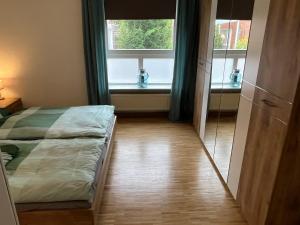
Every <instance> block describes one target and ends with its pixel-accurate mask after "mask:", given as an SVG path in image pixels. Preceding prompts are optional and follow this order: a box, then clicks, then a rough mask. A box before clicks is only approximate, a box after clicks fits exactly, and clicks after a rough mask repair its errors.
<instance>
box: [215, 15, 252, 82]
mask: <svg viewBox="0 0 300 225" xmlns="http://www.w3.org/2000/svg"><path fill="white" fill-rule="evenodd" d="M250 27H251V20H216V25H215V38H214V59H213V65H212V78H211V79H212V81H211V82H212V83H213V84H228V83H230V82H231V80H230V74H231V73H232V72H233V71H234V69H239V70H240V74H241V75H242V76H243V74H244V67H245V58H246V54H247V48H248V40H249V34H250ZM224 67H225V72H224V73H223V70H224ZM223 75H224V77H223Z"/></svg>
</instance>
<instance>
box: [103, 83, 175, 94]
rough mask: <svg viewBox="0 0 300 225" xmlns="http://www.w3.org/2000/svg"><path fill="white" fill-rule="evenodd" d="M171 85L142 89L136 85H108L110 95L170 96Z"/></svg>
mask: <svg viewBox="0 0 300 225" xmlns="http://www.w3.org/2000/svg"><path fill="white" fill-rule="evenodd" d="M171 88H172V85H171V84H149V85H148V86H147V87H145V88H142V87H139V86H138V85H137V84H110V85H109V91H110V93H111V94H170V93H171Z"/></svg>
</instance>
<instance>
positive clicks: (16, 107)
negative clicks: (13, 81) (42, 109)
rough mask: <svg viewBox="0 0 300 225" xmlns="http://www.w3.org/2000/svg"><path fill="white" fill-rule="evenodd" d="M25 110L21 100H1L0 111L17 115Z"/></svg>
mask: <svg viewBox="0 0 300 225" xmlns="http://www.w3.org/2000/svg"><path fill="white" fill-rule="evenodd" d="M22 109H23V104H22V100H21V98H5V99H3V100H0V110H5V111H7V112H9V113H16V112H18V111H20V110H22Z"/></svg>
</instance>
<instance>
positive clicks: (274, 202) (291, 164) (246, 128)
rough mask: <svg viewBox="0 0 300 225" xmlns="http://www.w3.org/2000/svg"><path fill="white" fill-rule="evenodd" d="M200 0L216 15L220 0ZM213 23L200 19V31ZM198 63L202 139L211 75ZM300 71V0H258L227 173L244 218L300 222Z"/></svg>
mask: <svg viewBox="0 0 300 225" xmlns="http://www.w3.org/2000/svg"><path fill="white" fill-rule="evenodd" d="M203 2H206V5H205V6H206V7H203V6H202V8H201V11H202V10H204V11H207V12H206V14H209V13H210V15H216V12H215V10H216V8H217V6H216V5H217V4H218V1H213V0H207V1H205V0H203ZM202 5H203V3H202ZM208 5H210V7H207V6H208ZM213 5H215V7H212V6H213ZM213 12H214V13H213ZM213 22H214V20H213V19H212V17H211V19H210V23H209V24H208V23H207V24H206V25H203V24H202V26H204V27H201V32H200V33H202V32H204V33H206V32H207V30H209V29H210V28H211V26H212V25H211V23H213ZM201 23H202V22H201ZM211 32H212V29H211ZM211 35H212V36H214V34H213V33H211ZM205 37H206V38H207V39H209V38H211V36H210V35H206V36H205ZM201 38H203V37H202V36H201V35H200V43H201V44H203V43H204V44H206V47H203V46H201V44H200V49H202V51H204V50H203V49H209V48H211V49H213V47H211V46H210V45H209V43H210V40H202V41H201ZM211 49H210V50H211ZM209 52H210V51H209ZM201 62H202V63H204V62H203V60H201V55H200V54H199V66H198V79H197V84H196V87H197V88H196V93H195V115H194V126H195V130H196V131H197V133H198V134H199V137H200V139H201V140H202V142H203V143H204V145H205V140H204V139H205V125H206V122H205V121H206V118H203V117H207V115H208V113H207V108H208V107H207V104H208V102H209V99H207V98H208V94H207V90H209V87H208V85H209V82H208V81H207V80H206V77H205V76H204V77H199V74H204V72H199V71H203V65H202V64H201ZM208 62H209V60H207V61H206V62H205V63H206V64H207V65H208ZM210 62H211V61H210ZM209 72H210V71H209V70H206V73H208V74H209ZM209 76H210V75H207V77H209ZM299 78H300V1H299V0H256V1H255V3H254V10H253V17H252V25H251V32H250V38H249V45H248V51H247V58H246V64H245V69H244V74H243V79H242V87H241V90H240V99H239V106H238V112H237V119H236V126H235V133H234V137H233V144H232V152H231V158H230V165H229V171H228V179H224V183H225V184H226V185H227V186H228V188H229V190H230V191H231V193H232V195H233V197H234V198H235V199H236V201H237V202H238V203H239V205H240V207H241V211H242V214H243V215H244V217H245V219H246V220H247V222H248V224H249V225H297V224H300V80H299ZM205 147H206V146H205ZM206 150H207V153H208V155H209V156H211V153H210V152H209V150H208V149H207V147H206ZM212 162H213V163H215V160H214V158H212ZM216 168H217V170H219V167H218V166H217V165H216ZM219 172H220V171H219ZM220 177H223V176H220Z"/></svg>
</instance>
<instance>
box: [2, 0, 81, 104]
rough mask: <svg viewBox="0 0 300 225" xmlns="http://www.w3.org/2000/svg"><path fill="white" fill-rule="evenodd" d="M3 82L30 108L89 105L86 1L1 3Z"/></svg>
mask: <svg viewBox="0 0 300 225" xmlns="http://www.w3.org/2000/svg"><path fill="white" fill-rule="evenodd" d="M0 79H3V81H4V85H5V86H6V89H5V90H4V91H3V94H4V95H5V96H6V97H22V99H23V102H24V103H25V105H26V106H31V105H45V106H63V105H83V104H87V94H86V80H85V68H84V49H83V36H82V13H81V0H21V1H20V0H0Z"/></svg>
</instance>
